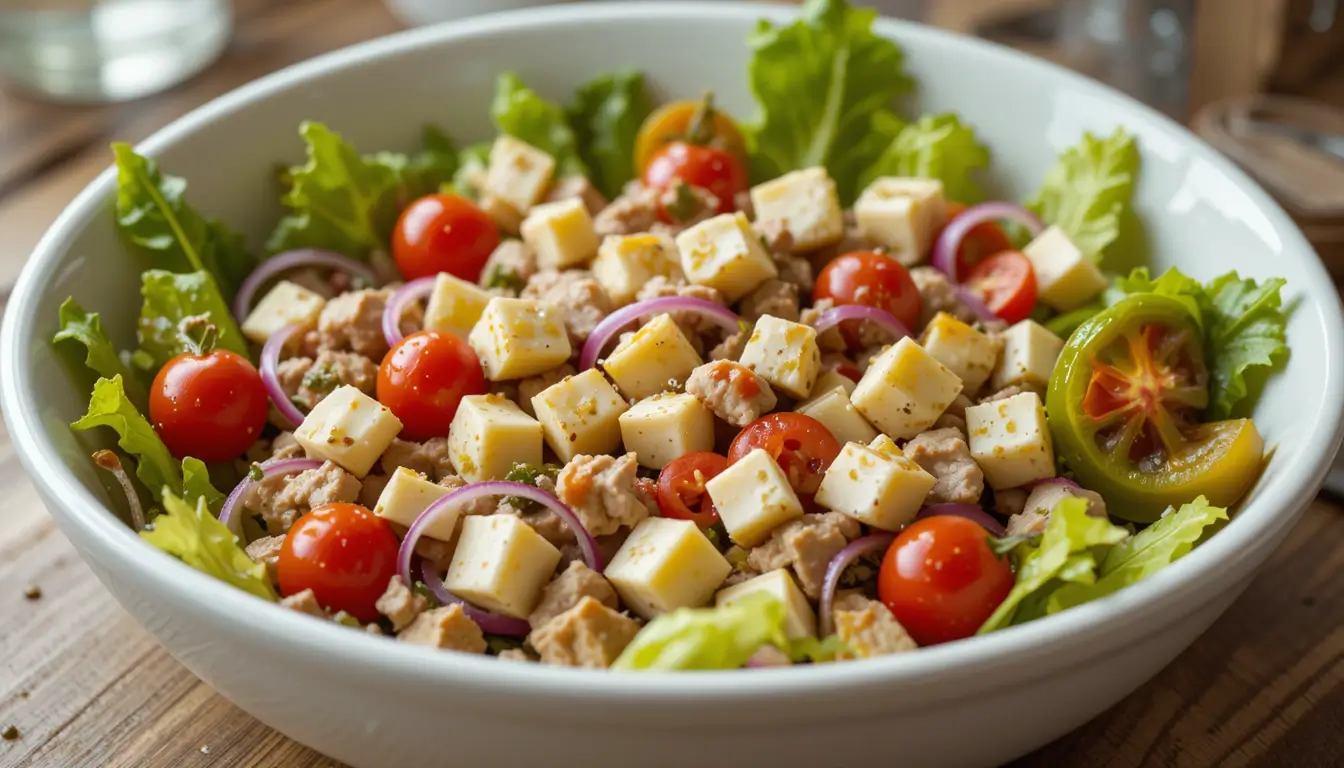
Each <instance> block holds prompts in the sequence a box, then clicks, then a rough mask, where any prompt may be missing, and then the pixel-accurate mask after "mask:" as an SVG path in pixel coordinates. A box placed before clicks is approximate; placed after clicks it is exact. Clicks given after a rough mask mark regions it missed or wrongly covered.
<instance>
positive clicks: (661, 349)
mask: <svg viewBox="0 0 1344 768" xmlns="http://www.w3.org/2000/svg"><path fill="white" fill-rule="evenodd" d="M702 362H703V361H702V360H701V359H700V355H699V354H697V353H696V351H695V347H693V346H691V342H690V340H689V339H687V338H686V335H685V334H684V333H682V332H681V329H680V328H678V327H677V324H676V323H675V322H673V321H672V318H671V317H669V316H668V315H665V314H664V315H658V316H657V317H655V318H653V319H652V320H650V321H649V322H647V323H645V324H644V327H643V328H640V329H639V330H638V331H635V333H634V335H632V336H631V338H630V340H629V341H627V342H625V343H624V344H621V345H620V346H618V347H616V349H615V350H613V351H612V353H611V355H610V356H609V357H608V358H607V359H606V360H604V361H602V367H603V368H604V369H605V370H606V372H607V375H608V376H611V378H612V381H615V382H616V386H618V387H620V389H621V392H623V393H624V394H625V396H626V397H629V398H631V399H635V400H639V399H643V398H646V397H648V396H650V395H656V394H658V393H659V392H664V391H676V390H678V389H681V388H682V387H683V386H685V384H686V378H687V377H688V376H690V375H691V371H693V370H695V369H696V367H697V366H699V365H700V364H701V363H702Z"/></svg>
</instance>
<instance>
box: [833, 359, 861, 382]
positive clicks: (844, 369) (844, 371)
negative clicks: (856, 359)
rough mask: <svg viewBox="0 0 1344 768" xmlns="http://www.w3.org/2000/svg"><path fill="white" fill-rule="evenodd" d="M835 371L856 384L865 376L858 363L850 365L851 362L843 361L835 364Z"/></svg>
mask: <svg viewBox="0 0 1344 768" xmlns="http://www.w3.org/2000/svg"><path fill="white" fill-rule="evenodd" d="M835 372H836V373H838V374H840V375H841V376H844V377H845V378H847V379H849V380H850V381H852V382H854V383H855V384H858V383H859V380H860V379H862V378H863V371H860V370H859V367H858V366H857V365H850V364H849V363H841V364H839V365H837V366H835Z"/></svg>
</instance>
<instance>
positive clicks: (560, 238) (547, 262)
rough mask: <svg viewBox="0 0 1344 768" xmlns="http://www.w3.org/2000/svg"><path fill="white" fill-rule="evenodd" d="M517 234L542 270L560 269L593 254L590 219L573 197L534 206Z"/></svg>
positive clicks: (577, 199)
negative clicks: (519, 233)
mask: <svg viewBox="0 0 1344 768" xmlns="http://www.w3.org/2000/svg"><path fill="white" fill-rule="evenodd" d="M520 231H521V232H522V233H523V242H524V243H527V244H528V245H530V246H532V250H534V251H536V252H537V266H539V267H541V268H542V269H564V268H565V267H571V266H574V265H575V264H582V263H583V262H585V261H588V260H589V259H591V258H593V257H594V256H596V255H597V233H596V232H594V231H593V217H592V216H590V215H589V214H588V208H587V207H585V206H584V204H583V200H581V199H579V198H577V197H571V198H569V199H567V200H561V201H559V202H555V203H546V204H545V205H538V206H537V207H535V208H533V209H532V212H531V213H529V214H528V215H527V218H526V219H525V220H523V227H522V229H521V230H520Z"/></svg>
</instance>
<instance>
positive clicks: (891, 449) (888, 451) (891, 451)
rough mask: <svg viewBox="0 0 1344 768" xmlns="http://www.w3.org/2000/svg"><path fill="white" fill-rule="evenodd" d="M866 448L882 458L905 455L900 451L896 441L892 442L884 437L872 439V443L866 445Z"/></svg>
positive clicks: (879, 436)
mask: <svg viewBox="0 0 1344 768" xmlns="http://www.w3.org/2000/svg"><path fill="white" fill-rule="evenodd" d="M868 447H869V448H872V449H873V450H874V451H877V452H878V453H880V454H882V455H883V456H904V455H905V451H902V450H901V447H900V446H899V445H897V444H896V441H894V440H892V439H891V438H890V437H887V436H886V435H878V436H877V437H874V438H873V439H872V442H870V443H868Z"/></svg>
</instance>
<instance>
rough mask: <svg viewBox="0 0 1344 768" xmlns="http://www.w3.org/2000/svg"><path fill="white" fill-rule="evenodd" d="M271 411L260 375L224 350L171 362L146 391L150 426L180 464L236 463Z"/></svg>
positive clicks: (247, 362)
mask: <svg viewBox="0 0 1344 768" xmlns="http://www.w3.org/2000/svg"><path fill="white" fill-rule="evenodd" d="M269 409H270V400H269V398H268V397H267V395H266V385H264V384H262V383H261V374H259V373H257V369H256V368H255V367H253V365H252V363H251V362H249V361H248V359H247V358H245V357H243V356H242V355H239V354H237V353H236V352H230V351H228V350H226V349H215V350H212V351H208V352H206V353H205V354H201V355H197V354H181V355H178V356H177V357H174V358H173V359H172V360H169V361H168V363H167V364H166V365H164V366H163V367H162V368H160V369H159V372H158V374H156V375H155V376H154V383H153V385H152V386H151V387H150V390H149V420H150V423H152V424H153V425H154V431H155V432H158V433H159V437H160V438H162V439H163V443H164V445H166V446H168V450H169V452H171V453H172V454H173V455H174V456H176V457H178V458H182V457H185V456H195V457H196V458H198V459H200V460H201V461H204V462H217V461H229V460H231V459H234V458H237V456H238V454H240V453H242V452H243V451H246V450H247V449H248V448H249V447H251V445H252V443H254V442H256V440H257V438H258V437H259V436H260V435H261V430H262V428H263V427H265V426H266V414H267V411H268V410H269Z"/></svg>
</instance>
